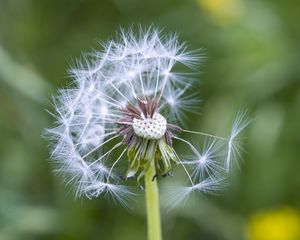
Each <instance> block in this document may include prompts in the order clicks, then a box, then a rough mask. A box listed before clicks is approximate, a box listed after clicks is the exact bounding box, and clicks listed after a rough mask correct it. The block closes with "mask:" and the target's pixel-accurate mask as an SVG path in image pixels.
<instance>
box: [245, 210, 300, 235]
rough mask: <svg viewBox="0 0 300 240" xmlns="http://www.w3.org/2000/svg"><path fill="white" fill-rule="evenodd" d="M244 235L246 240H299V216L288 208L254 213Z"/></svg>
mask: <svg viewBox="0 0 300 240" xmlns="http://www.w3.org/2000/svg"><path fill="white" fill-rule="evenodd" d="M246 235H247V239H248V240H299V239H300V214H299V212H298V211H297V210H295V209H293V208H290V207H284V208H279V209H273V210H268V211H264V212H258V213H255V214H253V215H252V216H251V217H250V219H249V222H248V225H247V228H246Z"/></svg>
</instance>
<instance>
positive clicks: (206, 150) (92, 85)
mask: <svg viewBox="0 0 300 240" xmlns="http://www.w3.org/2000/svg"><path fill="white" fill-rule="evenodd" d="M102 46H103V48H104V50H103V51H99V52H98V51H95V52H93V53H92V54H86V55H85V56H84V57H83V60H82V61H78V62H76V67H74V68H73V69H71V71H70V73H71V76H72V78H73V82H72V84H70V86H69V87H68V88H66V89H61V90H59V95H58V97H54V98H53V106H54V109H55V112H54V113H52V115H53V116H54V117H55V119H56V122H55V126H54V127H53V128H52V129H48V130H47V136H48V137H49V139H50V140H51V142H52V145H51V146H52V148H51V159H52V160H53V161H54V162H56V163H57V165H58V167H57V170H56V171H57V172H58V173H60V174H62V175H63V176H64V177H65V180H66V183H67V184H70V185H72V186H75V195H76V196H82V195H85V196H87V197H89V198H93V197H99V196H105V197H110V198H112V199H113V200H115V201H118V202H120V203H121V204H123V205H124V206H126V207H128V208H131V202H132V198H134V196H135V195H136V193H137V191H135V190H134V189H133V188H132V187H129V186H130V184H129V182H130V181H132V180H131V179H136V180H137V184H138V185H139V186H142V185H145V192H146V202H147V216H148V236H149V239H161V238H160V236H161V233H160V217H159V205H158V189H157V178H158V177H159V176H168V175H171V172H172V169H173V167H174V166H176V165H178V166H179V167H181V168H182V169H183V170H184V172H185V174H186V176H187V179H188V182H189V185H187V186H180V187H178V188H177V189H176V191H175V192H173V196H175V197H176V198H175V199H173V205H176V204H177V203H179V202H180V201H182V200H185V199H186V198H187V197H188V196H189V195H190V194H191V193H193V192H214V191H216V190H218V189H220V188H221V187H222V184H223V180H224V179H225V177H224V174H225V173H226V172H228V171H229V170H231V169H232V161H235V160H236V159H237V157H238V155H239V149H240V148H239V146H238V145H237V142H236V139H237V137H238V135H239V134H240V132H241V131H242V130H243V129H244V128H245V127H246V126H247V124H248V121H247V119H246V116H245V114H239V115H238V117H237V118H236V120H235V121H234V123H233V129H232V131H231V134H230V136H229V137H227V138H223V137H217V136H214V135H210V134H206V133H202V132H196V131H191V130H187V129H185V128H183V126H184V122H185V121H184V120H185V118H186V114H187V113H189V112H190V111H196V109H197V106H198V105H199V102H200V101H199V99H197V95H196V94H195V93H193V94H189V92H191V89H192V85H193V79H191V78H190V77H189V75H187V74H182V73H177V72H176V71H175V70H174V66H175V65H176V64H178V65H182V66H184V67H186V68H194V67H195V66H196V64H197V62H198V61H199V60H201V57H199V56H196V55H195V54H194V53H193V52H189V51H187V50H186V48H187V47H186V44H181V43H179V42H178V39H177V35H163V34H162V32H161V31H159V30H157V29H155V28H153V27H151V28H149V29H147V30H142V29H139V31H138V32H137V33H135V32H134V31H133V30H129V31H125V30H121V31H120V34H119V35H118V37H117V40H115V41H114V40H111V41H108V42H106V43H104V44H102ZM182 133H186V135H188V134H195V135H198V136H202V137H204V138H205V139H207V140H206V141H205V144H204V146H203V147H199V146H197V145H195V144H193V143H191V142H190V141H188V140H186V139H184V138H182V137H181V134H182ZM174 141H177V142H182V143H183V144H185V145H186V146H187V152H189V153H190V156H189V157H187V158H184V157H183V156H180V155H179V154H178V152H177V151H176V149H175V148H174V146H173V142H174ZM142 180H144V184H143V182H142ZM137 189H139V188H137ZM174 194H175V195H174Z"/></svg>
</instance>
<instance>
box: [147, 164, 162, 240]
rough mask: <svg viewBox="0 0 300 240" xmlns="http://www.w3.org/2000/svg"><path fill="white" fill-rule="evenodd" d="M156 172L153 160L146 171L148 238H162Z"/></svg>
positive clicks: (158, 239) (160, 239)
mask: <svg viewBox="0 0 300 240" xmlns="http://www.w3.org/2000/svg"><path fill="white" fill-rule="evenodd" d="M155 174H156V171H155V161H154V160H153V161H151V164H150V167H149V168H148V170H147V171H146V173H145V192H146V208H147V233H148V240H162V236H161V220H160V211H159V197H158V187H157V181H156V178H155V179H153V177H154V176H155Z"/></svg>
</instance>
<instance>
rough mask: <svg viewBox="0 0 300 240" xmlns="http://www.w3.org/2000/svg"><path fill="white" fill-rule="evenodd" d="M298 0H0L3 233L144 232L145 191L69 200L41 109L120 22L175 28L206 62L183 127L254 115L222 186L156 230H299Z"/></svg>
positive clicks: (238, 239)
mask: <svg viewBox="0 0 300 240" xmlns="http://www.w3.org/2000/svg"><path fill="white" fill-rule="evenodd" d="M299 9H300V3H299V1H292V0H290V1H279V0H247V1H246V0H193V1H179V0H173V1H162V0H152V1H140V0H111V1H105V0H102V1H96V0H95V1H84V0H0V240H15V239H16V240H19V239H55V240H82V239H112V240H114V239H121V240H135V239H137V240H141V239H145V238H146V225H145V213H144V202H143V199H141V200H139V202H138V204H137V206H136V209H135V210H134V211H133V212H131V213H129V212H128V211H127V210H125V209H124V208H122V207H120V206H118V205H115V204H113V203H109V202H107V201H106V200H105V199H96V200H86V199H77V200H75V199H74V197H73V194H72V192H71V191H70V190H69V189H68V188H66V187H65V186H63V184H61V179H60V178H59V177H57V176H55V175H53V174H52V172H51V171H52V168H51V166H50V164H49V162H48V160H47V159H48V156H49V155H48V151H47V142H46V141H45V140H44V139H42V138H41V133H42V131H43V129H44V128H45V127H49V126H50V124H51V121H52V120H51V118H50V117H49V115H48V114H47V113H46V111H45V109H46V108H49V98H50V96H51V94H54V93H55V92H56V90H57V88H58V87H62V86H65V85H66V83H67V82H68V81H69V80H70V79H69V78H68V77H67V74H66V69H67V68H68V67H69V65H70V63H71V62H72V59H75V58H78V57H80V55H81V53H82V51H91V50H92V49H93V48H97V47H98V45H97V41H98V40H106V39H108V38H110V37H111V36H113V35H114V34H115V31H116V30H117V29H118V28H119V27H120V26H123V27H127V26H130V25H132V24H142V25H143V26H149V25H150V24H154V25H156V26H159V27H162V28H164V29H165V31H166V32H174V31H176V32H179V33H180V39H181V40H183V41H187V42H188V43H189V46H190V49H199V48H204V49H205V53H206V55H207V60H206V61H205V63H204V64H203V65H202V67H201V73H200V74H198V75H197V76H196V77H197V78H199V81H197V84H198V87H199V91H200V93H201V96H202V98H203V100H204V101H203V104H202V105H201V106H200V107H199V111H200V112H201V115H200V116H191V118H190V119H189V121H188V123H187V124H188V125H189V128H190V129H203V130H206V131H209V132H213V133H218V134H223V133H226V131H225V130H226V129H228V124H229V121H230V119H231V118H232V117H233V116H234V114H235V112H237V111H238V110H239V109H248V110H250V112H251V116H252V117H253V119H254V121H253V122H252V124H251V125H250V127H249V128H248V130H247V133H246V134H245V135H244V136H245V137H246V138H245V139H244V149H245V150H246V151H245V153H243V159H244V163H243V164H242V165H241V170H240V171H239V172H237V173H236V174H234V176H232V179H231V180H230V181H231V187H230V188H229V189H228V190H227V191H225V192H224V194H222V195H220V196H207V197H206V198H204V199H199V200H197V201H192V202H191V203H190V204H188V205H187V206H185V207H182V208H178V209H176V210H172V211H170V212H167V211H166V210H165V209H164V208H163V209H162V217H163V231H164V239H165V240H168V239H172V240H177V239H178V240H179V239H189V240H190V239H191V240H194V239H195V240H196V239H205V240H243V239H250V240H299V239H300V216H299V210H300V191H299V190H300V173H299V172H300V159H299V155H300V132H299V127H300V121H299V120H300V81H299V80H300V67H299V63H300V45H299V42H300V41H299V40H300V27H299V22H300V15H299Z"/></svg>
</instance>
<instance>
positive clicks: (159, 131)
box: [132, 113, 167, 140]
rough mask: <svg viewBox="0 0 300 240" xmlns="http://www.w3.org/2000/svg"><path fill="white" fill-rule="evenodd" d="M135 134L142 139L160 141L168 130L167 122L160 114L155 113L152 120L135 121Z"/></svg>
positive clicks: (135, 119) (133, 125)
mask: <svg viewBox="0 0 300 240" xmlns="http://www.w3.org/2000/svg"><path fill="white" fill-rule="evenodd" d="M132 127H133V130H134V133H135V134H136V135H138V136H139V137H141V138H145V139H149V140H158V139H160V138H162V137H163V136H164V135H165V133H166V130H167V121H166V119H165V118H164V117H163V116H162V115H161V114H159V113H154V115H153V117H152V118H143V119H137V118H134V119H133V124H132Z"/></svg>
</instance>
